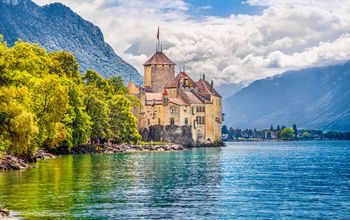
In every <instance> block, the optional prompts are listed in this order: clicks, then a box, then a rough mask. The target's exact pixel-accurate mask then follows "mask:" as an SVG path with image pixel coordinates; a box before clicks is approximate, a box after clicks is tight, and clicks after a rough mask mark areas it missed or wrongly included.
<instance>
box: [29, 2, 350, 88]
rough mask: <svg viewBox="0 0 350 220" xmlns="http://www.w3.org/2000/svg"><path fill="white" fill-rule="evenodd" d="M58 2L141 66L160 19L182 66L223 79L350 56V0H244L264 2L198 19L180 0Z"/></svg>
mask: <svg viewBox="0 0 350 220" xmlns="http://www.w3.org/2000/svg"><path fill="white" fill-rule="evenodd" d="M35 1H36V2H37V3H38V4H41V5H43V4H47V3H50V2H53V1H54V0H35ZM60 2H62V3H64V4H66V5H67V6H69V7H71V8H72V9H73V10H74V11H76V12H77V13H79V14H80V15H81V16H83V17H84V18H85V19H87V20H90V21H92V22H93V23H95V24H96V25H98V26H99V27H100V28H101V29H102V31H103V33H104V35H105V38H106V41H107V42H108V43H110V44H111V45H112V47H113V48H114V49H115V51H116V52H117V53H118V54H119V55H120V56H121V57H122V58H124V59H126V60H127V61H128V62H130V63H131V64H132V65H134V66H135V67H136V68H138V70H139V71H140V72H141V73H142V72H143V70H142V68H143V66H142V64H143V63H144V62H145V61H146V59H147V57H149V56H150V55H152V53H153V52H154V51H155V44H156V30H157V27H158V25H159V26H160V30H161V40H162V43H163V48H164V51H165V53H166V54H167V55H168V56H169V57H170V58H171V59H173V60H174V61H175V62H176V63H177V64H178V66H180V65H181V66H186V70H187V71H188V72H189V73H190V74H191V75H192V76H193V77H194V78H199V75H200V74H202V73H205V74H206V75H207V77H208V78H213V79H214V80H215V81H216V82H217V83H219V84H220V83H227V82H232V83H245V84H247V83H249V82H251V81H253V80H256V79H260V78H264V77H267V76H272V75H274V74H277V73H281V72H283V71H285V70H289V69H298V68H304V67H311V66H322V65H329V64H333V63H338V62H343V61H346V60H349V59H350V1H339V0H335V1H332V2H331V1H328V0H317V1H316V0H288V1H287V0H285V1H281V0H248V1H246V2H245V4H248V5H251V6H264V7H266V8H265V9H264V11H263V12H262V13H261V14H259V15H231V16H229V17H225V18H222V17H204V18H201V19H198V18H193V17H192V15H190V13H189V8H190V5H189V4H188V3H186V2H185V1H182V0H156V1H155V0H144V1H138V0H129V1H122V0H76V1H71V0H60ZM208 9H209V8H208Z"/></svg>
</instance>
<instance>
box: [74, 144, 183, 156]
mask: <svg viewBox="0 0 350 220" xmlns="http://www.w3.org/2000/svg"><path fill="white" fill-rule="evenodd" d="M184 149H185V148H184V147H183V146H181V145H177V144H166V145H128V144H121V145H111V146H105V145H83V146H76V147H73V148H72V154H89V153H105V154H113V153H125V152H141V151H180V150H184Z"/></svg>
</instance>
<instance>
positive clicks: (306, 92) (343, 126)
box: [224, 62, 350, 131]
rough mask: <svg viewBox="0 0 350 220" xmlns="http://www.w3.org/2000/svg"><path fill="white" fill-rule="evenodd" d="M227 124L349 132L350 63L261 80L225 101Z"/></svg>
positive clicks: (292, 72)
mask: <svg viewBox="0 0 350 220" xmlns="http://www.w3.org/2000/svg"><path fill="white" fill-rule="evenodd" d="M224 112H225V113H226V118H225V124H227V125H228V126H232V127H234V128H269V127H270V126H271V124H273V125H286V126H292V125H293V124H297V125H298V127H300V128H307V129H322V130H325V131H327V130H336V131H350V62H347V63H345V64H342V65H334V66H326V67H319V68H309V69H303V70H298V71H289V72H286V73H284V74H281V75H278V76H275V77H271V78H266V79H263V80H258V81H255V82H254V83H252V84H251V85H250V86H248V87H246V88H244V89H242V90H241V91H240V92H238V93H236V94H235V95H233V96H231V97H229V98H227V99H225V100H224Z"/></svg>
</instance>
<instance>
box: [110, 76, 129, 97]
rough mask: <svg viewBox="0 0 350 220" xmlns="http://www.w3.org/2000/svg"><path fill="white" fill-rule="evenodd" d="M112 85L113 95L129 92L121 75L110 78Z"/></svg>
mask: <svg viewBox="0 0 350 220" xmlns="http://www.w3.org/2000/svg"><path fill="white" fill-rule="evenodd" d="M108 81H109V83H110V85H111V92H112V94H113V95H122V94H127V93H128V88H127V87H126V86H124V80H123V78H122V77H120V76H112V77H110V78H109V79H108Z"/></svg>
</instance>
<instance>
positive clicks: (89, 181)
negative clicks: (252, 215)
mask: <svg viewBox="0 0 350 220" xmlns="http://www.w3.org/2000/svg"><path fill="white" fill-rule="evenodd" d="M220 155H221V150H220V149H200V150H198V149H194V150H188V151H184V152H167V153H132V154H115V155H98V154H96V155H77V156H66V157H62V158H57V159H53V160H49V161H41V162H39V163H37V165H36V166H37V167H38V168H36V169H31V170H28V171H11V172H7V173H1V174H0V203H4V204H6V205H7V206H8V207H9V208H11V209H12V210H16V211H19V212H21V213H22V215H24V216H25V217H26V218H27V219H38V218H43V219H46V218H48V217H50V218H63V217H64V218H71V219H73V218H84V217H85V218H113V217H118V218H128V217H134V218H172V217H174V218H176V217H179V214H181V213H182V212H185V211H187V212H188V211H191V210H192V209H193V210H197V206H199V204H197V203H200V202H201V201H205V200H208V199H210V197H212V196H213V194H212V192H211V191H212V190H213V189H215V187H217V186H219V185H220V181H221V179H222V177H221V164H220V163H221V162H220V161H221V159H220ZM169 207H172V208H174V209H168V208H169ZM165 210H166V211H165ZM171 210H174V211H171ZM179 210H180V211H179Z"/></svg>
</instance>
